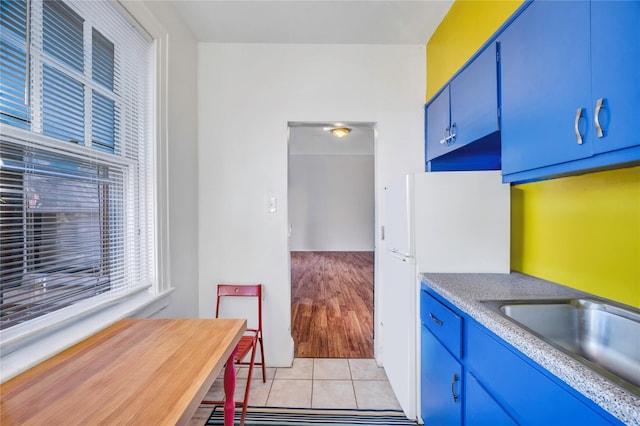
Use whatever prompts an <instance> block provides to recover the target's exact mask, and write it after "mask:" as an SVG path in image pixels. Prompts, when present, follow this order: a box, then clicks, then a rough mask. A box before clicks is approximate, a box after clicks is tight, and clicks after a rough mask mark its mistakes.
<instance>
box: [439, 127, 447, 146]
mask: <svg viewBox="0 0 640 426" xmlns="http://www.w3.org/2000/svg"><path fill="white" fill-rule="evenodd" d="M447 133H449V128H448V127H447V128H446V129H444V135H443V136H444V137H443V138H442V139H440V145H444V144H447V145H449V136H447Z"/></svg>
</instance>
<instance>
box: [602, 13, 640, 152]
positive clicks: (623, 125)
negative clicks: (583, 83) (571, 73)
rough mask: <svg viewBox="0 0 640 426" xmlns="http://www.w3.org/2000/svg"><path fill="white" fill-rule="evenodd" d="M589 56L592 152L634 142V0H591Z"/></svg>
mask: <svg viewBox="0 0 640 426" xmlns="http://www.w3.org/2000/svg"><path fill="white" fill-rule="evenodd" d="M591 58H592V59H591V70H592V86H591V87H592V93H591V103H590V104H589V106H590V107H591V111H592V114H593V120H594V122H593V127H594V129H595V132H593V133H594V134H593V151H594V152H595V153H603V152H607V151H612V150H616V149H621V148H627V147H631V146H634V145H638V144H640V127H639V126H640V123H639V122H638V119H639V118H640V1H609V2H601V1H594V2H592V3H591ZM598 128H600V129H602V131H601V132H600V131H598Z"/></svg>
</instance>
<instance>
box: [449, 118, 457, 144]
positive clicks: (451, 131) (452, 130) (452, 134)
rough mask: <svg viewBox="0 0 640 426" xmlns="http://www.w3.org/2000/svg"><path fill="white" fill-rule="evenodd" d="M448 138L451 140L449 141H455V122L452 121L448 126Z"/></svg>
mask: <svg viewBox="0 0 640 426" xmlns="http://www.w3.org/2000/svg"><path fill="white" fill-rule="evenodd" d="M449 139H450V140H451V143H455V141H456V123H452V124H451V127H450V128H449Z"/></svg>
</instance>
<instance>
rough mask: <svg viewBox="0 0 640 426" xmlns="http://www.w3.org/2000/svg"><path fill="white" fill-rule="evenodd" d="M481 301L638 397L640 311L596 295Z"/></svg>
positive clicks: (639, 389) (639, 391)
mask: <svg viewBox="0 0 640 426" xmlns="http://www.w3.org/2000/svg"><path fill="white" fill-rule="evenodd" d="M483 303H484V304H486V305H487V306H488V307H489V308H491V309H493V310H494V311H495V312H497V313H499V314H500V315H502V316H504V317H506V318H507V319H509V320H511V321H513V322H515V323H517V324H519V325H520V326H522V327H523V328H525V329H527V330H528V331H530V332H531V333H533V334H535V335H537V336H538V337H540V338H541V339H543V340H545V341H546V342H547V343H549V344H551V345H553V346H554V347H556V348H557V349H559V350H561V351H563V352H564V353H566V354H567V355H569V356H571V357H573V358H575V359H576V360H578V361H579V362H581V363H583V364H584V365H586V366H587V367H589V368H591V369H593V370H595V371H597V372H599V373H600V374H602V375H603V376H605V377H607V378H608V379H610V380H612V381H614V382H615V383H617V384H618V385H620V386H622V387H624V388H626V389H628V390H630V391H631V392H633V393H634V394H636V395H639V396H640V311H638V310H634V309H633V308H627V307H624V306H621V305H618V304H614V303H610V302H607V301H600V300H592V299H539V300H527V299H519V300H486V301H483Z"/></svg>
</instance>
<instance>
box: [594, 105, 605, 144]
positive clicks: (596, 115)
mask: <svg viewBox="0 0 640 426" xmlns="http://www.w3.org/2000/svg"><path fill="white" fill-rule="evenodd" d="M603 105H604V98H598V100H597V101H596V110H595V112H594V113H593V121H594V122H595V124H596V135H598V137H599V138H602V137H604V131H603V130H602V126H601V125H600V110H601V109H602V106H603Z"/></svg>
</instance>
